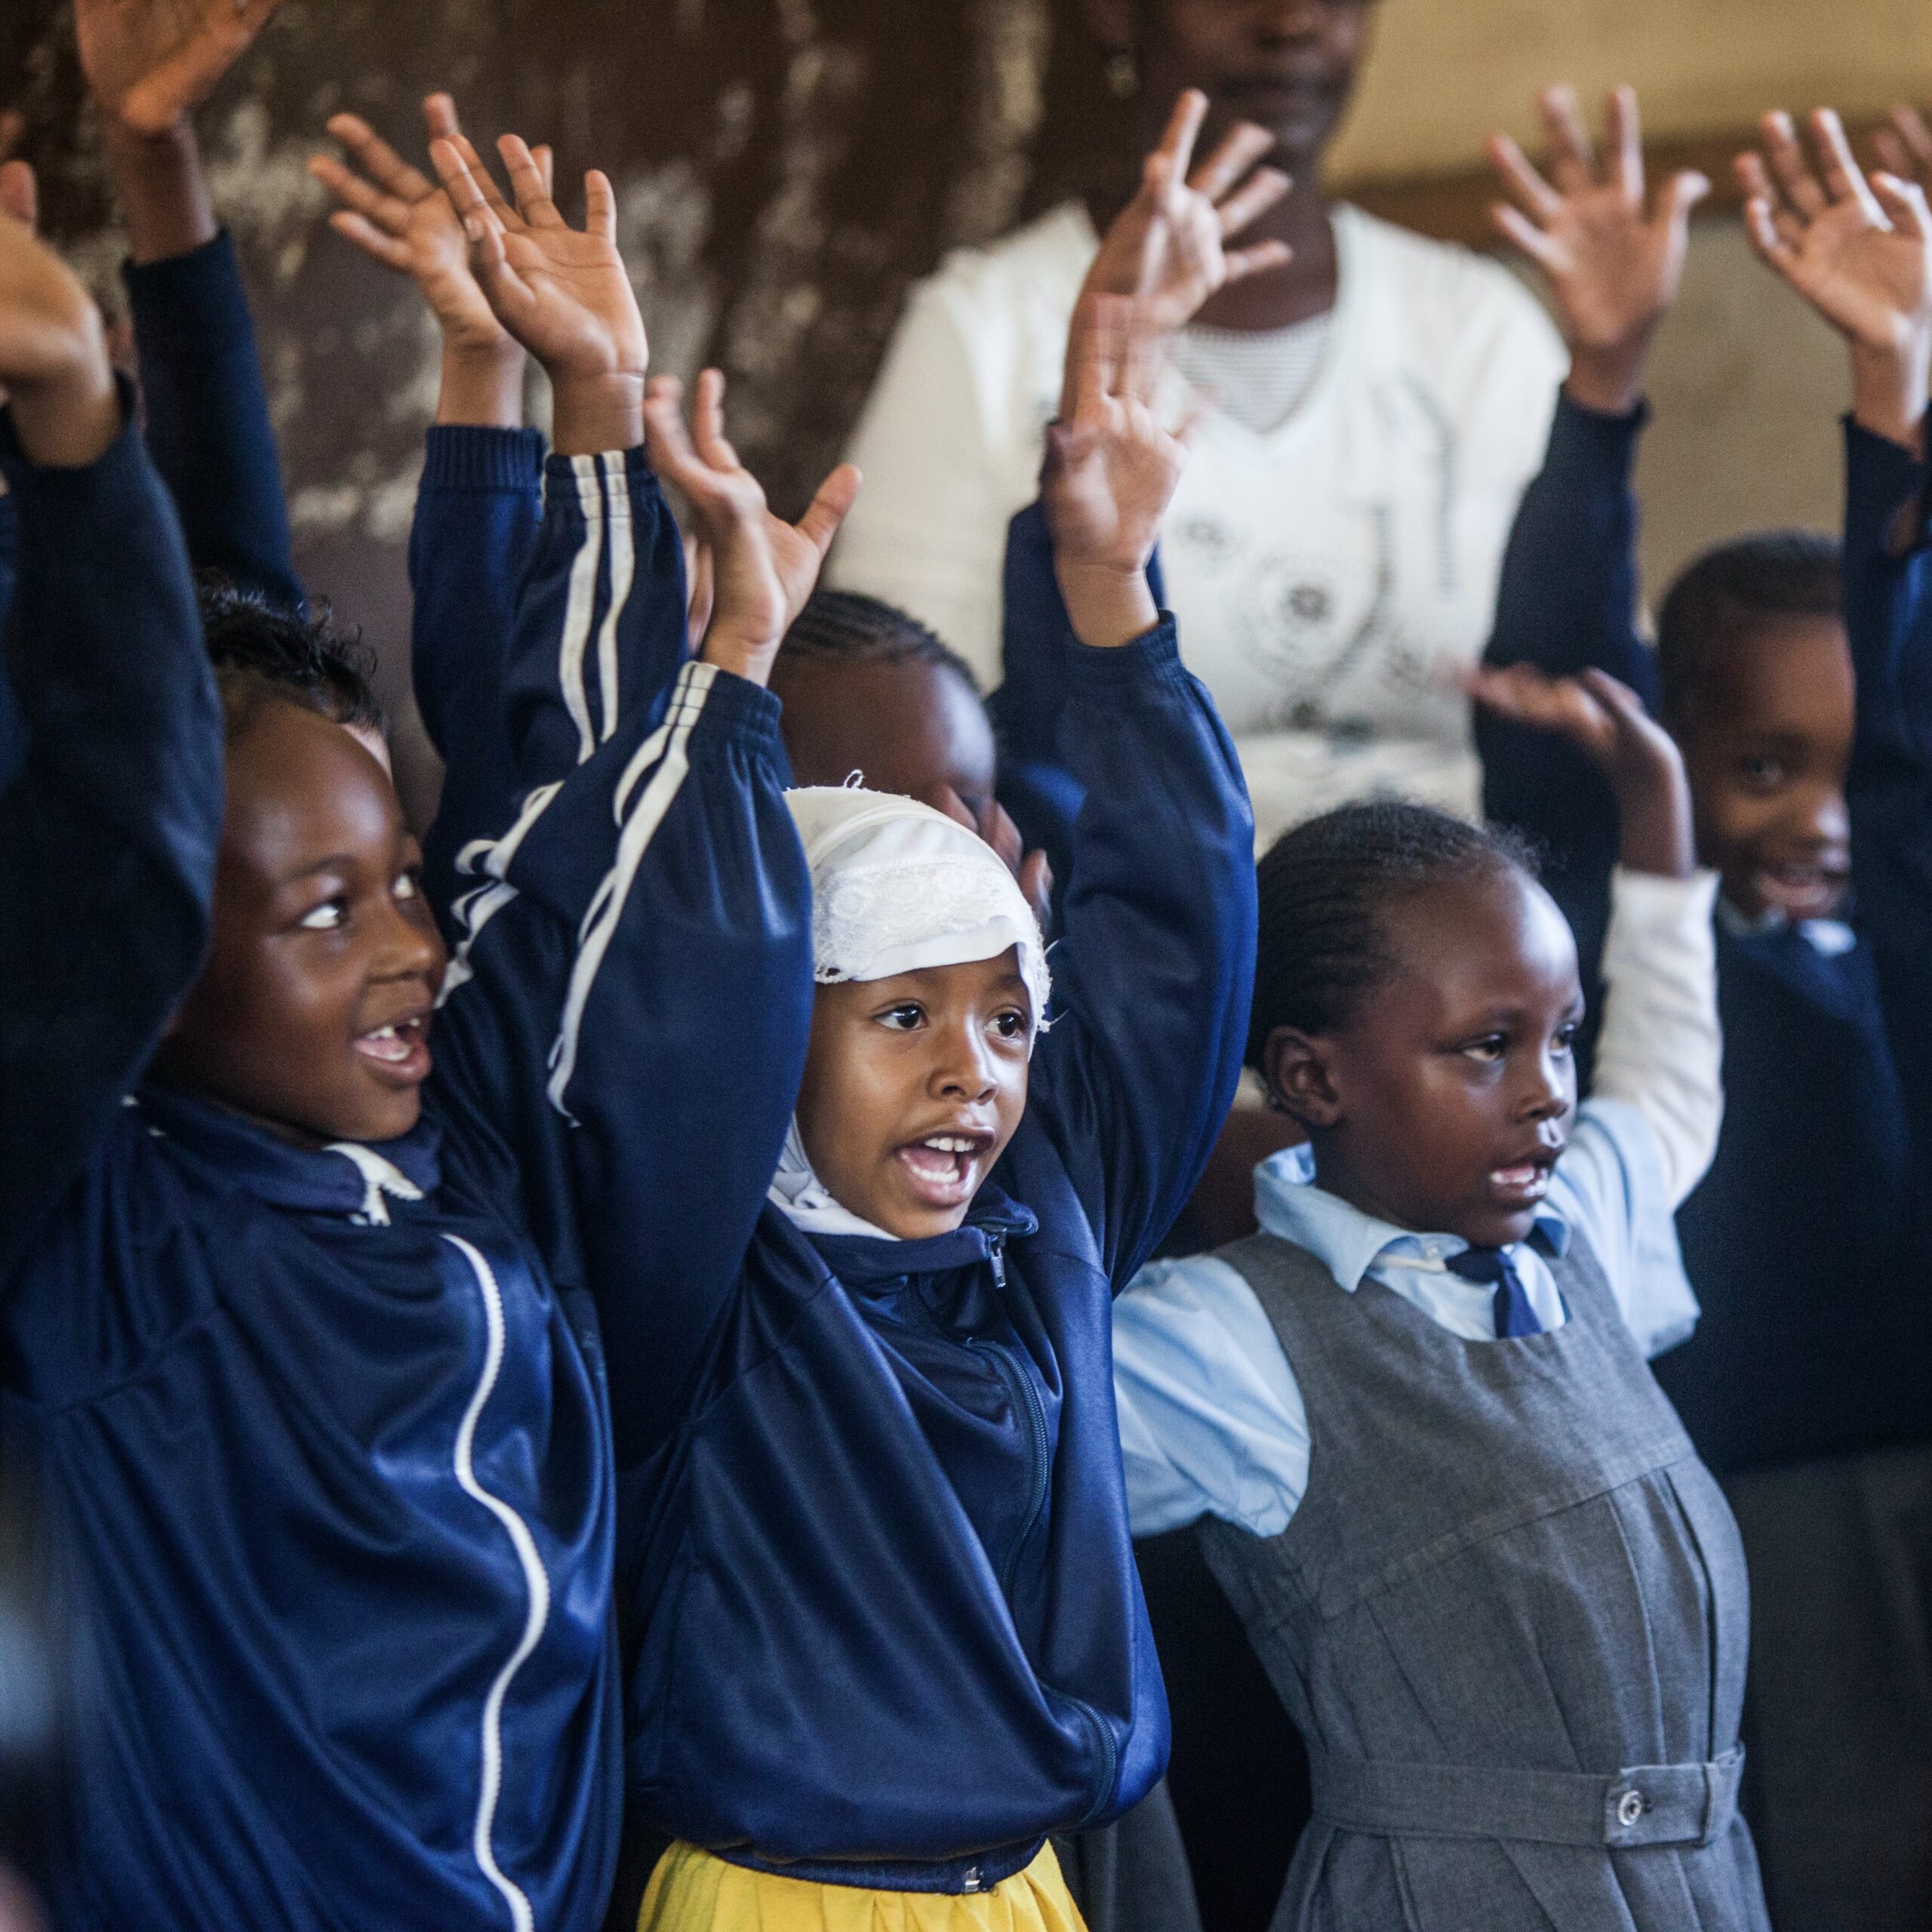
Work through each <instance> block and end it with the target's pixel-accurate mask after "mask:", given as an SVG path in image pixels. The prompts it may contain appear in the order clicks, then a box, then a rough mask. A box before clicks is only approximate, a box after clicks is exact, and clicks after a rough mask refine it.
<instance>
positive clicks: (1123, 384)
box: [1118, 315, 1167, 404]
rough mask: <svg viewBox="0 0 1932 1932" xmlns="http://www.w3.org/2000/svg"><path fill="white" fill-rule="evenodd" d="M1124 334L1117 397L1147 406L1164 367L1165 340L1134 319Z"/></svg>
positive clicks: (1139, 320)
mask: <svg viewBox="0 0 1932 1932" xmlns="http://www.w3.org/2000/svg"><path fill="white" fill-rule="evenodd" d="M1124 334H1125V338H1126V340H1125V341H1124V344H1123V346H1122V352H1121V363H1120V377H1119V382H1118V394H1119V395H1121V396H1122V397H1124V398H1125V399H1126V400H1127V401H1130V402H1138V403H1147V404H1151V403H1152V401H1153V400H1154V392H1155V390H1156V389H1158V388H1159V386H1160V383H1161V371H1162V370H1163V369H1164V368H1165V367H1166V366H1167V356H1166V353H1165V351H1166V347H1167V339H1166V337H1165V336H1164V334H1161V332H1160V331H1157V330H1155V329H1154V328H1150V327H1149V325H1148V324H1147V323H1146V321H1143V320H1142V319H1141V318H1140V317H1139V316H1137V315H1136V316H1134V318H1133V319H1132V320H1131V321H1130V322H1129V324H1128V327H1127V328H1126V330H1125V331H1124Z"/></svg>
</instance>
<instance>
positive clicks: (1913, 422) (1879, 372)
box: [1851, 342, 1932, 457]
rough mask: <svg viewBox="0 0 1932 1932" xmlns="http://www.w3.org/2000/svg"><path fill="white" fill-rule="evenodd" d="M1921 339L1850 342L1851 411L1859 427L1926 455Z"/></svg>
mask: <svg viewBox="0 0 1932 1932" xmlns="http://www.w3.org/2000/svg"><path fill="white" fill-rule="evenodd" d="M1928 361H1932V357H1928V355H1927V346H1926V345H1925V344H1924V343H1917V342H1914V343H1907V344H1897V345H1894V344H1887V345H1886V346H1883V347H1880V346H1877V345H1875V344H1872V343H1862V342H1855V343H1853V344H1852V346H1851V398H1852V400H1851V414H1852V420H1854V422H1855V423H1857V424H1858V426H1859V427H1860V429H1869V431H1870V432H1872V435H1875V436H1883V437H1884V438H1886V439H1887V441H1891V442H1894V443H1897V444H1899V445H1900V446H1901V447H1903V448H1906V449H1908V450H1909V451H1911V452H1912V454H1913V455H1914V456H1916V457H1923V456H1924V454H1925V405H1926V384H1927V364H1928Z"/></svg>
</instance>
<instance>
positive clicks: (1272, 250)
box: [1221, 242, 1295, 281]
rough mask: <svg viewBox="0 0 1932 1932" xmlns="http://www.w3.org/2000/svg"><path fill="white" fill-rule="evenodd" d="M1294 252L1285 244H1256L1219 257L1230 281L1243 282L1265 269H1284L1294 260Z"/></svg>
mask: <svg viewBox="0 0 1932 1932" xmlns="http://www.w3.org/2000/svg"><path fill="white" fill-rule="evenodd" d="M1294 252H1295V251H1294V250H1293V249H1292V248H1290V247H1289V246H1288V245H1287V243H1286V242H1256V244H1255V245H1254V247H1253V248H1237V249H1235V251H1234V252H1233V253H1232V254H1229V255H1223V257H1221V266H1223V268H1224V269H1226V270H1227V275H1228V279H1229V281H1246V280H1247V278H1248V277H1249V276H1250V275H1260V273H1261V272H1263V270H1264V269H1278V268H1282V267H1285V266H1287V263H1290V262H1291V261H1292V260H1294Z"/></svg>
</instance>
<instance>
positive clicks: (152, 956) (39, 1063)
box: [0, 423, 222, 1281]
mask: <svg viewBox="0 0 1932 1932" xmlns="http://www.w3.org/2000/svg"><path fill="white" fill-rule="evenodd" d="M0 463H4V466H5V473H6V477H7V481H8V485H9V486H10V488H11V490H12V491H13V493H14V494H13V497H12V500H13V501H14V503H15V504H16V505H17V509H18V512H19V517H20V580H19V585H18V589H17V598H16V603H15V607H14V613H13V619H12V624H11V636H10V648H9V658H10V663H9V669H10V671H11V677H12V682H13V687H14V693H15V696H16V699H17V703H18V705H19V707H20V715H21V718H23V721H24V724H25V730H26V751H25V757H24V760H23V763H22V764H21V766H20V770H19V771H17V774H15V776H14V778H13V780H12V781H11V783H9V784H8V786H7V787H6V789H5V792H0V904H4V905H5V906H7V908H8V913H7V915H6V917H5V918H0V1281H5V1279H6V1278H8V1277H9V1276H10V1275H11V1273H12V1272H13V1271H14V1267H15V1266H16V1265H17V1263H19V1261H20V1260H21V1259H22V1257H23V1254H24V1252H25V1251H26V1248H27V1247H28V1246H29V1244H30V1243H31V1242H32V1239H33V1238H34V1235H35V1232H36V1230H37V1228H38V1226H39V1224H40V1223H41V1222H42V1220H43V1218H44V1217H45V1215H46V1214H47V1213H48V1211H49V1210H50V1209H51V1207H53V1205H54V1203H55V1201H57V1199H58V1198H59V1197H60V1194H61V1193H62V1192H63V1190H64V1189H66V1187H67V1186H69V1185H70V1184H71V1183H72V1182H73V1180H75V1178H77V1177H78V1175H79V1174H80V1173H81V1171H82V1169H83V1168H84V1167H85V1164H86V1163H87V1161H88V1158H89V1156H90V1155H91V1152H92V1150H93V1149H94V1146H96V1145H97V1143H98V1142H99V1141H100V1138H101V1137H102V1136H103V1134H104V1133H105V1132H106V1130H107V1128H108V1127H109V1125H110V1124H111V1123H112V1120H113V1118H114V1116H115V1109H116V1108H117V1107H118V1106H119V1104H120V1103H121V1100H122V1096H123V1095H124V1094H126V1093H127V1092H128V1090H129V1089H130V1088H131V1087H132V1086H133V1084H134V1081H135V1078H136V1076H137V1075H138V1074H139V1072H140V1069H141V1067H142V1066H143V1063H145V1062H146V1059H147V1057H148V1055H149V1054H150V1053H151V1052H152V1050H153V1048H154V1044H155V1041H156V1039H157V1038H158V1036H159V1035H160V1032H161V1029H162V1026H164V1025H165V1023H166V1022H167V1020H168V1016H169V1015H170V1014H171V1013H172V1011H174V1008H175V1006H176V1004H177V1003H178V1002H179V1001H180V998H181V996H182V995H183V993H184V992H186V990H187V989H188V988H189V986H190V985H191V984H192V983H193V980H194V978H195V974H196V973H197V972H198V971H199V970H200V964H201V959H202V949H203V948H204V947H205V945H206V943H207V940H208V921H209V907H210V902H211V895H212V893H213V890H214V858H215V851H216V848H217V845H218V844H219V842H220V834H221V814H222V755H221V746H222V724H221V712H220V705H219V703H217V699H216V696H215V691H214V678H213V677H212V675H211V672H210V671H209V669H208V657H207V654H206V652H205V651H204V649H203V648H202V632H201V623H200V620H199V619H198V616H197V614H196V611H195V594H194V586H193V583H192V580H191V577H190V575H189V568H188V560H187V557H186V553H185V552H184V550H183V546H182V541H181V533H180V526H179V525H178V523H177V521H176V519H175V515H174V510H173V509H172V508H171V506H170V504H169V503H168V496H167V493H166V492H165V490H164V489H163V488H162V484H161V481H160V478H158V476H157V475H155V472H154V469H153V468H152V466H151V465H150V463H149V460H148V458H147V455H146V451H144V450H143V447H142V445H141V441H140V437H139V436H138V435H137V434H136V433H135V432H134V430H133V429H125V430H124V431H123V432H122V435H121V436H120V437H119V438H118V440H117V441H115V444H114V445H113V446H112V448H110V449H109V451H107V453H106V455H104V456H103V457H102V458H101V459H100V461H99V462H98V463H94V464H93V465H92V466H91V467H88V468H87V469H37V468H35V467H34V466H32V465H29V464H27V463H24V462H23V461H21V460H20V458H19V456H18V451H17V445H16V444H15V443H14V440H13V435H12V427H11V423H6V424H5V426H3V427H0Z"/></svg>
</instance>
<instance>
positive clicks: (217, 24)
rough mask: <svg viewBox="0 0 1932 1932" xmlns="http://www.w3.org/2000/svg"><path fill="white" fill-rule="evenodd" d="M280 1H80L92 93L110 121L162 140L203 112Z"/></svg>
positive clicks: (79, 26)
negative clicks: (197, 111)
mask: <svg viewBox="0 0 1932 1932" xmlns="http://www.w3.org/2000/svg"><path fill="white" fill-rule="evenodd" d="M280 5H281V0H75V5H74V29H75V35H76V37H77V38H78V40H79V42H80V50H81V66H82V69H83V71H84V72H85V74H86V75H87V80H88V88H89V89H90V91H91V92H92V94H93V95H94V99H95V100H97V102H98V103H100V107H101V109H102V111H103V112H104V113H106V114H109V115H112V117H113V118H115V120H117V121H119V122H122V124H123V125H125V126H127V127H129V128H133V129H134V131H136V132H137V134H165V133H166V132H167V131H168V129H169V128H172V127H174V125H177V123H178V122H180V120H181V118H182V117H183V115H186V113H187V112H189V109H192V108H193V107H195V106H198V104H199V103H201V102H202V100H205V98H206V97H207V96H208V94H209V93H210V92H211V91H212V89H213V88H214V85H215V84H216V82H218V81H219V80H220V78H221V77H222V75H224V74H225V73H226V72H228V70H229V68H230V67H232V66H233V65H234V64H235V62H236V60H238V59H239V58H240V57H241V56H242V54H244V53H245V51H247V49H248V45H249V43H250V42H251V41H252V40H254V38H255V35H256V34H257V32H259V31H260V29H261V27H262V26H263V23H265V22H266V20H268V19H269V16H270V15H271V14H273V13H274V12H275V10H276V8H278V7H279V6H280Z"/></svg>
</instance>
